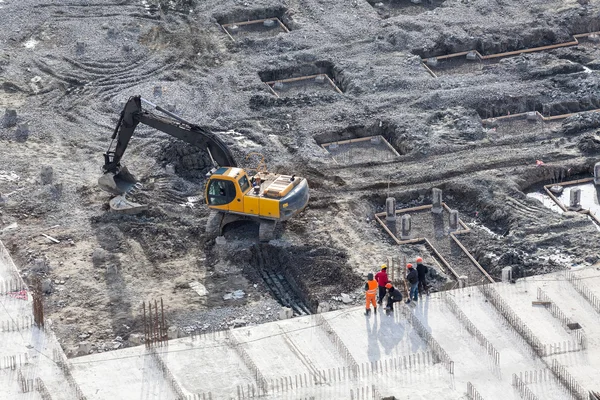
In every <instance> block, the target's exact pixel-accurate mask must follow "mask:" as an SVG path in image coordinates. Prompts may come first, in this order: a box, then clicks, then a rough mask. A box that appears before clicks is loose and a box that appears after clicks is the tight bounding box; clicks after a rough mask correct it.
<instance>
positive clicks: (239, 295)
mask: <svg viewBox="0 0 600 400" xmlns="http://www.w3.org/2000/svg"><path fill="white" fill-rule="evenodd" d="M245 295H246V293H244V291H243V290H240V289H238V290H236V291H235V292H233V293H227V294H226V295H224V296H223V300H238V299H241V298H243V297H244V296H245Z"/></svg>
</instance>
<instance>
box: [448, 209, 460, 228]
mask: <svg viewBox="0 0 600 400" xmlns="http://www.w3.org/2000/svg"><path fill="white" fill-rule="evenodd" d="M448 226H449V230H450V232H454V231H457V230H458V211H457V210H451V211H450V216H449V217H448Z"/></svg>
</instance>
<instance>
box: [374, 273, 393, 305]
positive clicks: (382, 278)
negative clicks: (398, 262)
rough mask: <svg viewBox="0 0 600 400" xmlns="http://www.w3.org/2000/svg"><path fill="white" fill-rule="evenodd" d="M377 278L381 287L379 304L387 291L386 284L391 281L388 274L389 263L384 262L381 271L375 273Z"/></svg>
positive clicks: (379, 287)
mask: <svg viewBox="0 0 600 400" xmlns="http://www.w3.org/2000/svg"><path fill="white" fill-rule="evenodd" d="M375 280H376V281H377V286H378V289H379V299H378V300H377V304H379V305H381V303H382V302H383V298H384V297H385V293H386V291H385V285H387V284H388V283H390V280H389V279H388V275H387V265H385V264H383V265H382V266H381V271H379V272H378V273H376V274H375Z"/></svg>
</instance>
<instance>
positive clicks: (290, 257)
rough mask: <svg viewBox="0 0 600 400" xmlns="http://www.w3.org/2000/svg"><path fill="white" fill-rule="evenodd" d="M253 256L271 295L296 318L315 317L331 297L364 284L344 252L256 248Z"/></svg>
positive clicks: (304, 248)
mask: <svg viewBox="0 0 600 400" xmlns="http://www.w3.org/2000/svg"><path fill="white" fill-rule="evenodd" d="M251 252H252V258H251V263H252V265H253V266H254V267H255V268H256V270H257V271H258V272H259V274H260V276H261V278H262V279H263V281H264V283H265V284H266V286H267V288H268V289H269V291H270V293H271V295H272V296H273V297H274V298H275V299H277V301H278V302H279V303H280V304H281V305H282V306H284V307H289V308H291V309H292V310H293V311H294V315H305V314H311V313H315V312H316V311H317V307H318V305H319V303H320V302H321V301H323V300H325V298H327V299H329V296H330V295H331V293H341V292H345V291H346V292H350V291H353V290H354V289H355V288H356V287H357V286H358V285H359V284H360V282H361V281H362V278H361V277H360V276H358V275H357V274H356V273H355V272H354V271H352V268H350V267H349V266H348V265H347V260H348V255H347V253H346V252H345V251H343V250H336V249H334V248H330V247H317V248H315V247H313V246H293V247H286V248H280V247H276V246H272V245H269V244H257V245H254V246H252V249H251Z"/></svg>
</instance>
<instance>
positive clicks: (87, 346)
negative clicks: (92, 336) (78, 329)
mask: <svg viewBox="0 0 600 400" xmlns="http://www.w3.org/2000/svg"><path fill="white" fill-rule="evenodd" d="M90 350H92V344H91V343H90V342H79V343H78V344H77V355H80V356H83V355H86V354H90Z"/></svg>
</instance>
